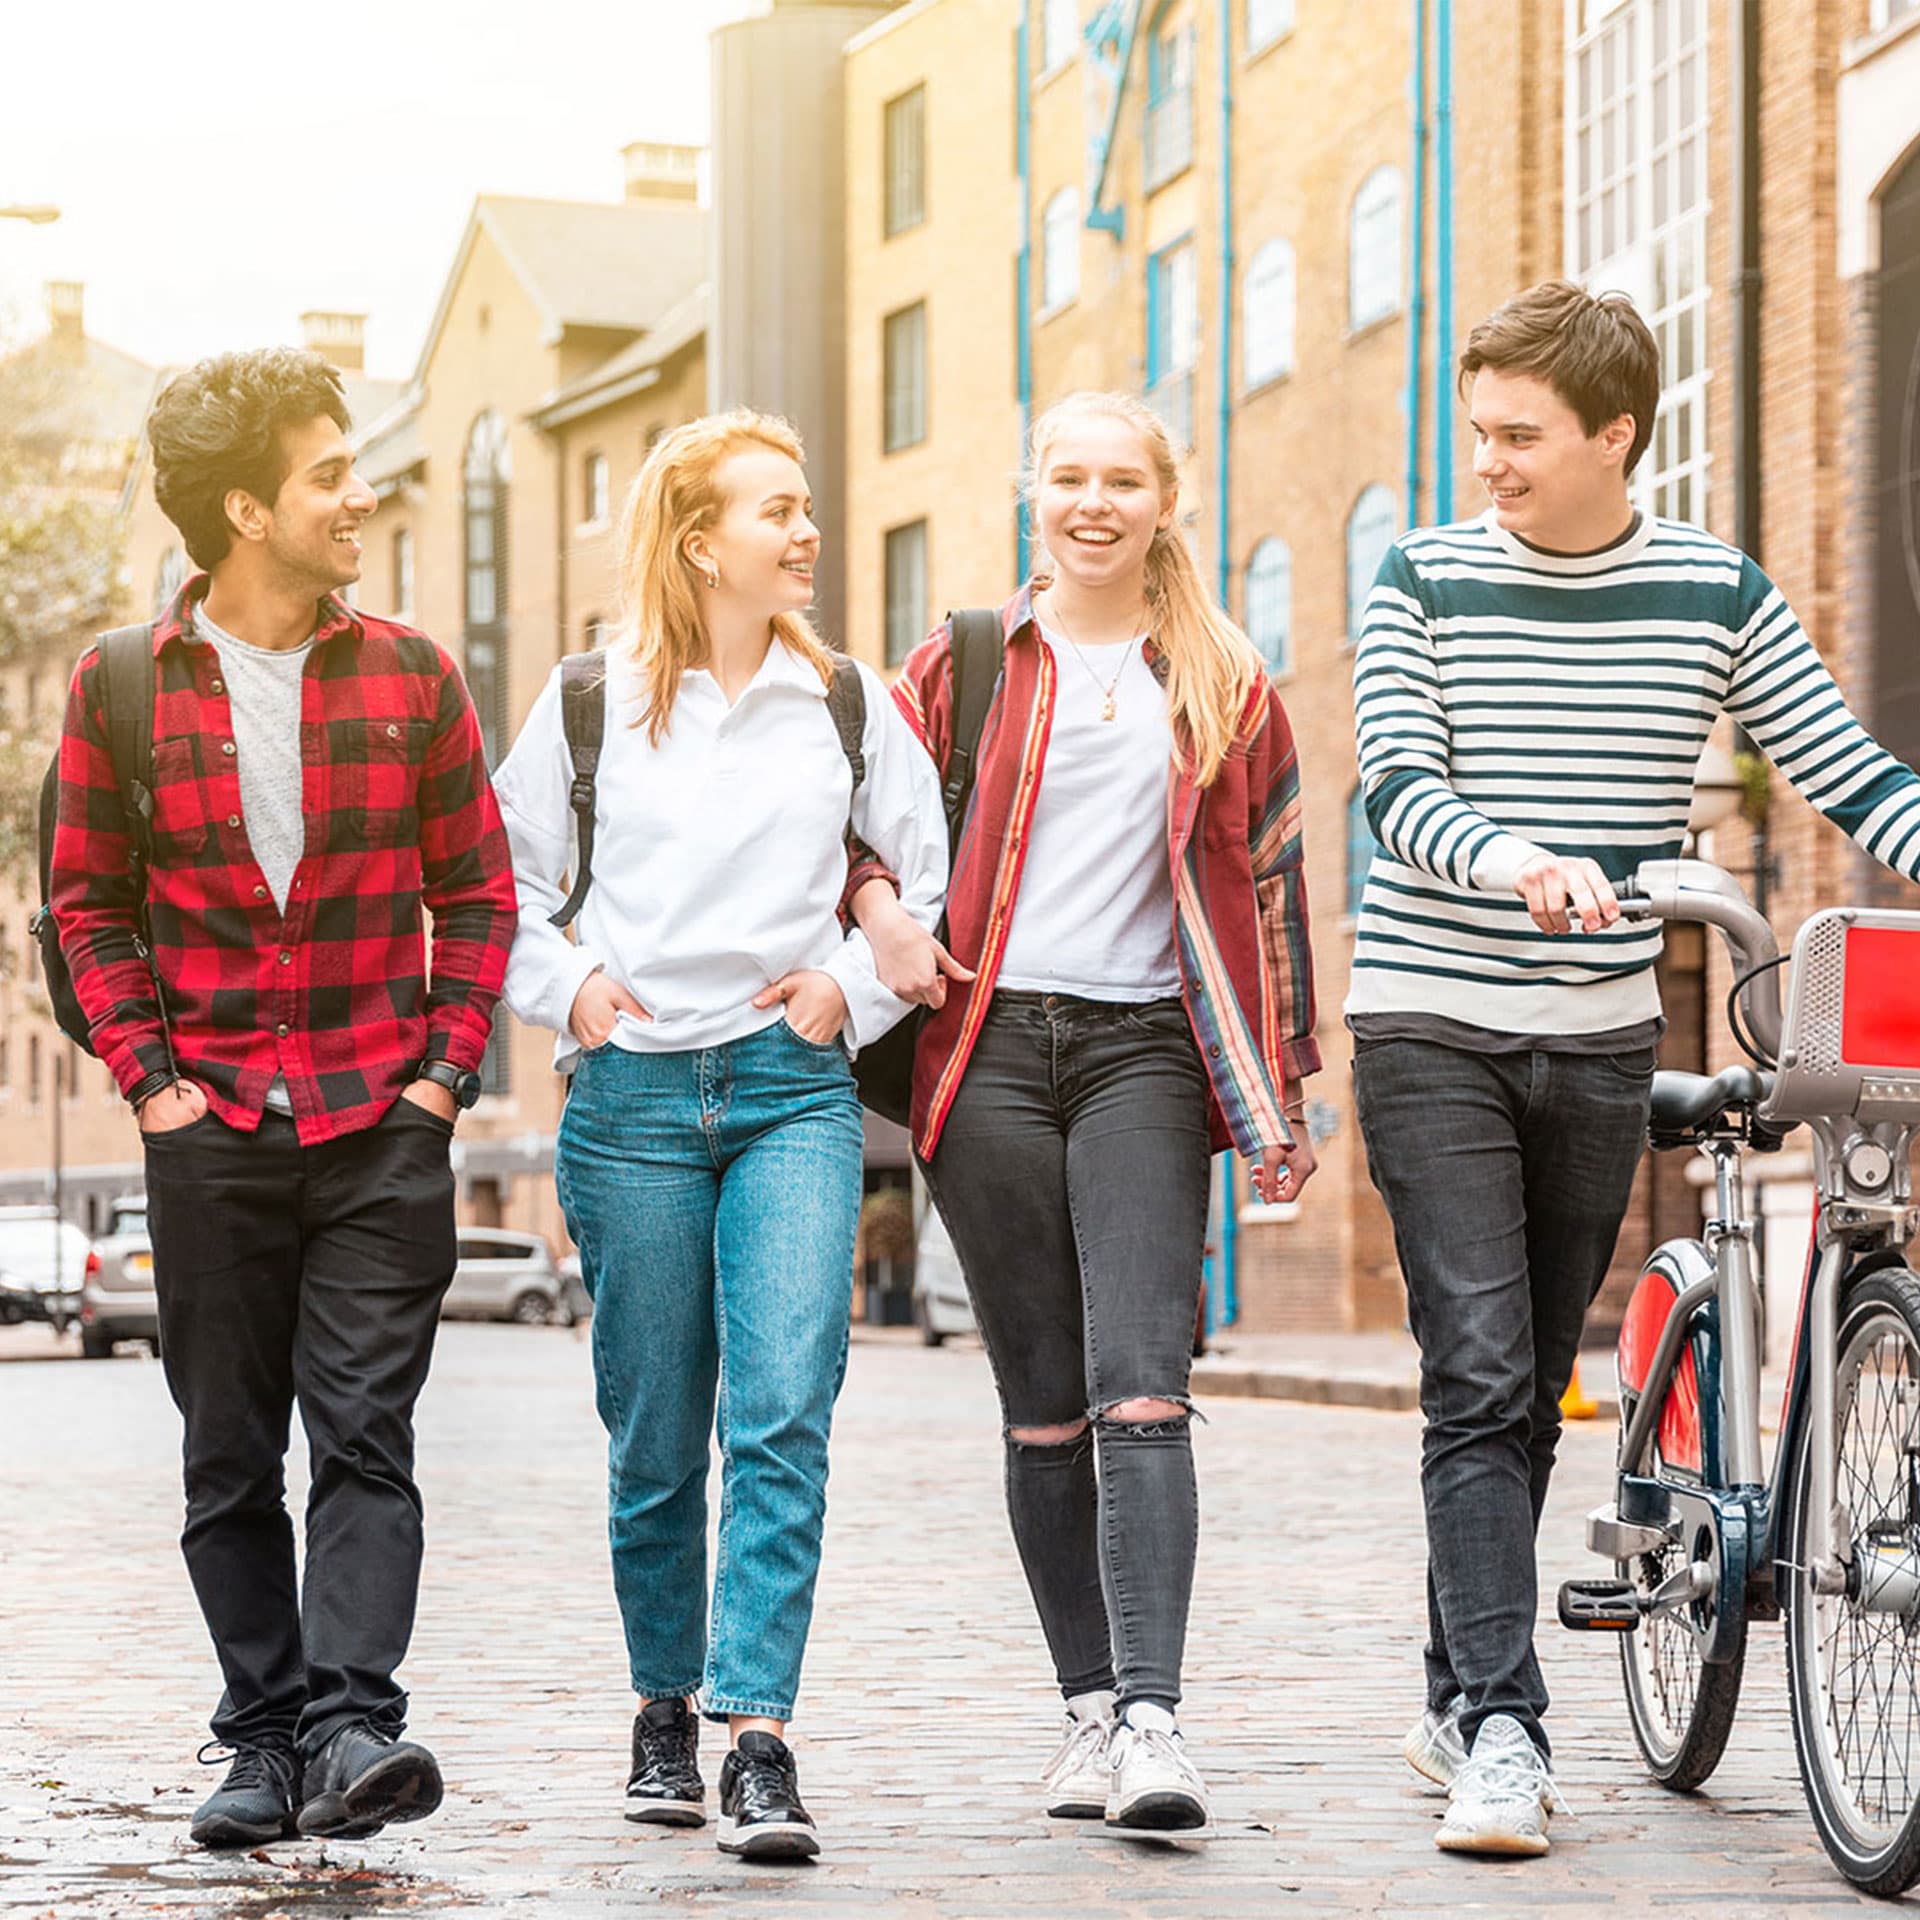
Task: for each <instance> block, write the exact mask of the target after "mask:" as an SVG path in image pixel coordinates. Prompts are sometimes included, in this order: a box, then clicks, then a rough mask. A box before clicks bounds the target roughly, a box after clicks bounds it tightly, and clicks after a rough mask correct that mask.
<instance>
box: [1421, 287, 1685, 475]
mask: <svg viewBox="0 0 1920 1920" xmlns="http://www.w3.org/2000/svg"><path fill="white" fill-rule="evenodd" d="M1483 367H1493V368H1496V369H1497V370H1498V371H1500V372H1502V373H1530V374H1532V375H1533V376H1534V378H1535V379H1538V380H1544V381H1545V382H1546V383H1547V385H1548V386H1550V387H1551V388H1552V389H1553V390H1554V392H1555V393H1557V394H1558V395H1559V396H1560V398H1561V399H1562V400H1564V401H1565V402H1566V403H1567V405H1568V406H1570V407H1571V408H1572V409H1573V410H1574V412H1575V413H1577V414H1578V415H1579V416H1580V424H1581V426H1583V427H1584V428H1585V429H1586V431H1587V437H1588V438H1589V439H1591V438H1592V437H1593V435H1595V434H1596V433H1598V432H1599V431H1600V429H1601V428H1602V427H1604V426H1605V425H1606V424H1607V423H1608V422H1609V421H1611V420H1618V419H1619V418H1620V416H1621V415H1622V414H1623V413H1630V414H1632V415H1633V445H1632V446H1631V447H1630V448H1629V449H1628V450H1627V467H1626V470H1627V472H1628V473H1631V472H1632V471H1633V470H1634V468H1635V467H1636V466H1638V465H1639V463H1640V456H1641V455H1642V454H1643V453H1645V452H1646V450H1647V442H1648V441H1649V440H1651V439H1652V438H1653V417H1654V415H1655V414H1656V413H1657V412H1658V411H1659V410H1660V349H1659V347H1658V345H1656V344H1655V341H1654V338H1653V333H1652V330H1651V329H1650V328H1649V327H1648V325H1647V323H1646V322H1645V321H1644V320H1642V319H1641V318H1640V316H1639V314H1638V313H1637V312H1635V310H1634V305H1633V302H1632V301H1631V300H1629V299H1628V298H1627V296H1626V295H1625V294H1624V293H1589V292H1588V291H1587V290H1586V288H1585V287H1576V286H1575V285H1574V284H1573V282H1572V281H1571V280H1542V281H1541V282H1540V284H1539V285H1538V286H1536V287H1529V288H1528V289H1527V290H1526V292H1525V293H1516V294H1515V295H1514V296H1513V298H1512V299H1511V300H1509V301H1508V302H1507V303H1506V305H1505V306H1503V307H1498V308H1496V309H1495V310H1494V311H1493V312H1492V313H1490V314H1488V315H1487V317H1486V318H1485V319H1484V320H1482V321H1481V322H1480V324H1479V325H1478V326H1477V327H1475V328H1474V330H1473V331H1472V332H1471V333H1470V334H1468V335H1467V344H1466V349H1465V351H1464V352H1463V353H1462V354H1461V355H1460V378H1459V383H1458V384H1459V389H1460V395H1461V398H1462V399H1464V398H1465V397H1466V393H1467V385H1468V382H1469V381H1471V380H1472V379H1473V377H1474V375H1475V374H1477V373H1478V372H1480V371H1481V369H1482V368H1483Z"/></svg>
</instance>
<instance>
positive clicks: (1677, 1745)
mask: <svg viewBox="0 0 1920 1920" xmlns="http://www.w3.org/2000/svg"><path fill="white" fill-rule="evenodd" d="M1621 1425H1622V1430H1623V1431H1624V1428H1625V1409H1624V1408H1623V1409H1622V1421H1621ZM1655 1459H1656V1462H1657V1461H1658V1454H1657V1452H1656V1455H1655ZM1657 1470H1658V1468H1657V1465H1656V1471H1657ZM1688 1557H1689V1556H1688V1552H1687V1548H1686V1545H1685V1543H1684V1542H1678V1541H1676V1542H1674V1543H1673V1544H1671V1545H1669V1546H1667V1547H1664V1548H1662V1549H1661V1551H1660V1552H1658V1553H1646V1554H1640V1555H1638V1556H1637V1557H1636V1558H1634V1559H1632V1560H1623V1561H1621V1562H1620V1563H1619V1566H1620V1577H1621V1579H1623V1580H1625V1581H1627V1582H1628V1583H1629V1584H1630V1585H1631V1586H1632V1587H1633V1589H1634V1591H1635V1592H1636V1593H1640V1594H1645V1593H1651V1592H1652V1591H1653V1589H1654V1588H1655V1587H1657V1586H1658V1585H1659V1584H1660V1583H1661V1581H1663V1580H1664V1579H1665V1578H1666V1577H1667V1575H1668V1574H1670V1573H1672V1572H1673V1571H1674V1570H1675V1569H1676V1568H1677V1567H1679V1566H1681V1565H1682V1564H1684V1562H1685V1561H1686V1560H1687V1558H1688ZM1690 1611H1692V1612H1695V1613H1697V1612H1698V1610H1697V1609H1690ZM1696 1624H1703V1621H1695V1622H1691V1623H1690V1622H1689V1621H1688V1620H1686V1619H1683V1618H1681V1617H1680V1616H1678V1615H1675V1614H1659V1615H1652V1614H1650V1615H1648V1616H1647V1617H1646V1618H1645V1619H1643V1620H1642V1621H1641V1622H1640V1624H1639V1626H1638V1627H1636V1628H1635V1629H1634V1630H1633V1632H1631V1633H1623V1634H1622V1635H1621V1636H1620V1679H1621V1684H1622V1685H1623V1687H1624V1688H1625V1689H1626V1695H1627V1719H1628V1721H1629V1723H1630V1724H1631V1726H1632V1728H1633V1740H1634V1745H1635V1746H1637V1747H1638V1748H1639V1749H1640V1755H1641V1758H1642V1759H1644V1760H1645V1761H1646V1763H1647V1771H1648V1772H1649V1773H1650V1774H1652V1776H1653V1777H1654V1779H1655V1780H1656V1781H1658V1782H1659V1784H1660V1785H1661V1786H1663V1787H1666V1788H1667V1789H1668V1790H1669V1791H1671V1792H1673V1793H1691V1792H1692V1791H1693V1790H1694V1789H1695V1788H1696V1787H1698V1786H1699V1785H1700V1784H1701V1783H1702V1782H1703V1781H1704V1780H1706V1778H1707V1777H1708V1776H1709V1775H1710V1774H1711V1773H1712V1772H1713V1770H1714V1768H1715V1767H1717V1766H1718V1765H1719V1764H1720V1758H1721V1755H1722V1754H1724V1753H1725V1752H1726V1750H1727V1741H1728V1738H1729V1737H1730V1736H1731V1734H1732V1732H1733V1721H1734V1715H1735V1714H1736V1713H1737V1712H1738V1711H1739V1707H1740V1683H1741V1680H1742V1678H1743V1677H1744V1675H1745V1672H1746V1663H1747V1623H1746V1618H1745V1616H1744V1614H1743V1615H1742V1617H1741V1621H1740V1627H1739V1631H1738V1634H1737V1637H1736V1639H1735V1641H1734V1648H1733V1657H1732V1658H1731V1659H1730V1660H1725V1661H1713V1662H1708V1661H1705V1660H1703V1659H1701V1657H1700V1649H1699V1644H1698V1642H1697V1641H1696V1639H1695V1637H1694V1626H1695V1625H1696Z"/></svg>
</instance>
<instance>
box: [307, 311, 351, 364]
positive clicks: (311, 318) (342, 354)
mask: <svg viewBox="0 0 1920 1920" xmlns="http://www.w3.org/2000/svg"><path fill="white" fill-rule="evenodd" d="M300 331H301V334H302V335H303V336H304V338H305V340H306V343H307V346H308V347H309V348H310V349H311V350H312V351H313V352H314V353H317V354H318V355H319V356H320V357H321V359H323V360H327V361H331V362H332V363H333V365H334V366H336V367H338V368H339V369H340V371H341V372H342V373H364V372H365V371H366V367H367V316H366V315H365V314H364V313H320V312H317V311H316V312H312V313H303V314H302V315H301V316H300Z"/></svg>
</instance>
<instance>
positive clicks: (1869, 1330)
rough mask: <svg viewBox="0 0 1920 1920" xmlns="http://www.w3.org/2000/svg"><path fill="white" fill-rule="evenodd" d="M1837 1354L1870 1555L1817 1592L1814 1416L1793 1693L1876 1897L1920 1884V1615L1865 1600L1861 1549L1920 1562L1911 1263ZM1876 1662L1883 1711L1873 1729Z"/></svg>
mask: <svg viewBox="0 0 1920 1920" xmlns="http://www.w3.org/2000/svg"><path fill="white" fill-rule="evenodd" d="M1835 1349H1836V1352H1837V1354H1838V1356H1839V1359H1838V1366H1837V1377H1836V1379H1835V1382H1834V1394H1835V1398H1834V1411H1835V1417H1836V1421H1837V1424H1838V1437H1837V1441H1836V1458H1835V1474H1834V1498H1835V1502H1836V1504H1840V1505H1844V1506H1845V1507H1846V1508H1847V1510H1848V1512H1849V1513H1850V1514H1851V1516H1852V1517H1851V1525H1850V1531H1851V1535H1852V1539H1853V1541H1854V1543H1855V1549H1856V1553H1855V1562H1856V1564H1855V1569H1854V1572H1853V1574H1852V1575H1851V1576H1850V1578H1849V1581H1848V1586H1849V1588H1850V1591H1849V1592H1846V1593H1841V1594H1834V1595H1822V1594H1816V1593H1815V1592H1814V1591H1813V1587H1812V1583H1811V1581H1810V1580H1809V1579H1808V1577H1807V1573H1806V1568H1807V1566H1808V1564H1809V1562H1810V1561H1811V1559H1812V1557H1813V1554H1814V1552H1815V1551H1816V1550H1822V1551H1823V1550H1824V1543H1823V1541H1822V1540H1821V1539H1819V1538H1817V1537H1816V1535H1815V1530H1814V1516H1813V1515H1812V1514H1811V1513H1810V1512H1809V1511H1808V1508H1809V1505H1810V1501H1811V1486H1810V1481H1811V1477H1812V1475H1811V1457H1812V1426H1811V1422H1807V1423H1803V1429H1802V1434H1801V1439H1800V1443H1799V1445H1798V1446H1797V1447H1796V1449H1795V1455H1794V1461H1793V1473H1792V1482H1791V1484H1792V1489H1793V1491H1792V1497H1791V1499H1790V1501H1789V1504H1788V1512H1787V1528H1786V1533H1785V1537H1784V1539H1783V1541H1782V1545H1781V1548H1780V1559H1781V1561H1782V1562H1783V1564H1784V1566H1785V1568H1786V1571H1787V1580H1786V1616H1787V1618H1786V1634H1785V1640H1786V1655H1787V1697H1788V1700H1789V1702H1790V1705H1791V1708H1792V1715H1793V1744H1794V1751H1795V1753H1796V1755H1797V1756H1798V1759H1799V1765H1800V1781H1801V1785H1802V1786H1803V1787H1804V1789H1805V1791H1806V1796H1807V1807H1808V1810H1809V1811H1810V1812H1811V1813H1812V1815H1813V1823H1814V1826H1815V1828H1816V1829H1817V1830H1818V1832H1819V1835H1820V1839H1821V1843H1822V1845H1824V1846H1825V1848H1826V1850H1827V1854H1828V1857H1829V1858H1830V1859H1831V1860H1832V1861H1833V1863H1834V1865H1835V1866H1836V1867H1838V1868H1839V1869H1840V1872H1841V1873H1842V1874H1843V1875H1844V1876H1845V1877H1846V1878H1847V1879H1848V1880H1850V1881H1851V1882H1852V1883H1853V1884H1854V1885H1855V1886H1856V1887H1859V1888H1860V1889H1861V1890H1862V1891H1863V1892H1866V1893H1872V1894H1878V1895H1880V1896H1882V1897H1885V1898H1891V1897H1894V1896H1897V1895H1899V1894H1902V1893H1904V1892H1906V1890H1907V1889H1908V1888H1909V1887H1911V1886H1912V1885H1913V1883H1914V1882H1915V1880H1917V1879H1920V1667H1917V1666H1916V1661H1920V1613H1916V1611H1915V1610H1913V1609H1909V1610H1908V1611H1907V1612H1905V1613H1901V1612H1894V1611H1888V1610H1871V1609H1868V1608H1866V1607H1864V1606H1862V1605H1861V1604H1860V1602H1859V1599H1858V1593H1859V1590H1860V1585H1861V1582H1862V1579H1863V1578H1865V1577H1868V1573H1867V1568H1866V1565H1865V1563H1864V1561H1862V1560H1861V1559H1860V1557H1859V1554H1858V1548H1859V1546H1860V1544H1861V1543H1863V1542H1868V1541H1870V1542H1872V1543H1873V1544H1874V1545H1875V1546H1876V1547H1877V1548H1883V1549H1884V1548H1892V1549H1894V1556H1893V1557H1894V1560H1895V1561H1900V1560H1902V1557H1904V1561H1905V1562H1907V1563H1911V1562H1912V1561H1913V1559H1914V1556H1915V1555H1916V1554H1920V1505H1917V1503H1916V1499H1915V1488H1916V1485H1920V1481H1917V1480H1916V1475H1917V1474H1920V1444H1917V1443H1920V1431H1916V1422H1915V1417H1914V1408H1915V1405H1916V1404H1917V1403H1920V1402H1917V1399H1916V1396H1920V1281H1916V1279H1915V1278H1914V1276H1913V1274H1912V1273H1910V1272H1909V1271H1907V1270H1906V1269H1905V1268H1904V1267H1903V1268H1899V1269H1882V1270H1881V1271H1879V1272H1877V1273H1875V1274H1874V1275H1873V1276H1872V1277H1871V1278H1869V1279H1866V1280H1864V1281H1862V1282H1861V1283H1860V1284H1859V1285H1858V1286H1856V1287H1855V1288H1854V1289H1853V1290H1852V1291H1851V1292H1850V1293H1849V1294H1848V1295H1847V1296H1846V1299H1845V1301H1844V1303H1843V1305H1842V1307H1841V1311H1840V1327H1839V1334H1838V1338H1837V1340H1836V1343H1835ZM1889 1442H1891V1443H1892V1444H1891V1445H1889V1444H1888V1443H1889ZM1876 1468H1878V1469H1879V1472H1878V1473H1876ZM1879 1656H1886V1657H1885V1658H1880V1657H1879ZM1863 1669H1864V1670H1865V1679H1866V1685H1865V1689H1864V1691H1865V1694H1866V1696H1867V1698H1866V1702H1865V1704H1867V1705H1868V1706H1869V1708H1870V1712H1871V1714H1872V1715H1873V1716H1874V1719H1873V1722H1872V1724H1870V1725H1869V1726H1868V1728H1867V1730H1866V1732H1865V1735H1864V1738H1863V1735H1862V1731H1861V1709H1862V1705H1863V1697H1862V1696H1863V1688H1862V1670H1863ZM1896 1740H1897V1741H1898V1743H1899V1753H1898V1756H1897V1772H1898V1783H1897V1798H1896V1797H1895V1793H1896V1782H1895V1778H1894V1774H1895V1764H1894V1763H1895V1761H1896V1755H1895V1752H1894V1742H1895V1741H1896Z"/></svg>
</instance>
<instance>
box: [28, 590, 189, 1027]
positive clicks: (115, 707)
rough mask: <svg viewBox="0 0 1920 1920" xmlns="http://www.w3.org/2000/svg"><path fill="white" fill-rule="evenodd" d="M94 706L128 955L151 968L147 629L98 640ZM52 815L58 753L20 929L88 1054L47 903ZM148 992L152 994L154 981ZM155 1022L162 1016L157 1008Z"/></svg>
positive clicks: (57, 1016)
mask: <svg viewBox="0 0 1920 1920" xmlns="http://www.w3.org/2000/svg"><path fill="white" fill-rule="evenodd" d="M99 645H100V668H101V674H102V680H101V692H100V698H101V706H102V708H103V710H104V716H105V719H106V723H107V757H108V759H109V760H110V761H111V763H112V766H113V775H114V779H115V781H116V782H117V783H118V785H119V788H120V804H121V806H122V807H123V808H124V809H125V810H126V816H127V821H126V825H127V841H128V851H127V872H128V875H129V877H130V878H131V879H132V881H133V891H134V899H135V902H136V905H135V908H134V922H135V932H134V943H133V944H134V951H135V952H136V953H137V954H138V955H139V956H140V958H141V959H142V960H144V961H145V962H146V963H147V966H148V969H149V971H151V969H152V966H153V953H152V944H153V943H152V939H151V936H150V932H149V929H148V925H147V864H148V861H149V859H150V858H151V856H152V852H153V785H152V782H153V695H154V675H153V628H152V627H151V626H139V627H116V628H115V629H114V630H113V631H112V632H111V633H105V634H102V635H101V636H100V642H99ZM59 813H60V753H59V750H58V748H56V749H55V750H54V756H53V760H52V762H51V764H50V765H49V766H48V768H47V771H46V774H45V776H44V777H43V778H42V780H41V782H40V833H39V840H40V848H39V851H40V906H39V908H38V910H37V911H36V912H35V913H34V915H33V918H32V919H31V920H29V921H28V922H27V931H28V932H29V933H30V934H31V935H32V936H33V937H34V939H35V940H37V941H38V942H39V945H40V970H41V972H42V973H43V974H45V976H46V981H47V998H48V1000H50V1001H51V1002H52V1004H53V1018H54V1022H55V1024H56V1025H57V1026H58V1027H59V1029H60V1031H61V1032H62V1033H64V1034H65V1035H66V1036H67V1038H68V1039H69V1040H71V1041H72V1042H73V1043H74V1045H75V1046H77V1047H83V1048H85V1049H86V1051H87V1052H88V1053H92V1052H93V1050H94V1049H93V1037H92V1034H91V1032H90V1031H89V1022H88V1020H87V1015H86V1011H85V1009H84V1008H83V1007H82V1006H81V1005H80V1000H79V997H78V995H76V994H75V992H74V990H73V975H72V973H71V972H70V971H69V970H68V967H67V960H66V955H65V954H63V953H62V952H61V951H60V929H59V927H58V926H57V925H56V924H55V921H54V917H53V909H52V908H51V907H50V906H49V905H48V899H49V896H50V894H51V892H52V885H51V881H52V871H53V830H54V823H55V821H56V820H57V819H58V818H59ZM154 991H155V995H156V997H157V996H158V994H159V980H158V977H157V976H156V977H155V981H154ZM161 1018H162V1020H164V1019H165V1018H166V1007H165V1003H164V1002H162V1003H161Z"/></svg>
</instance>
